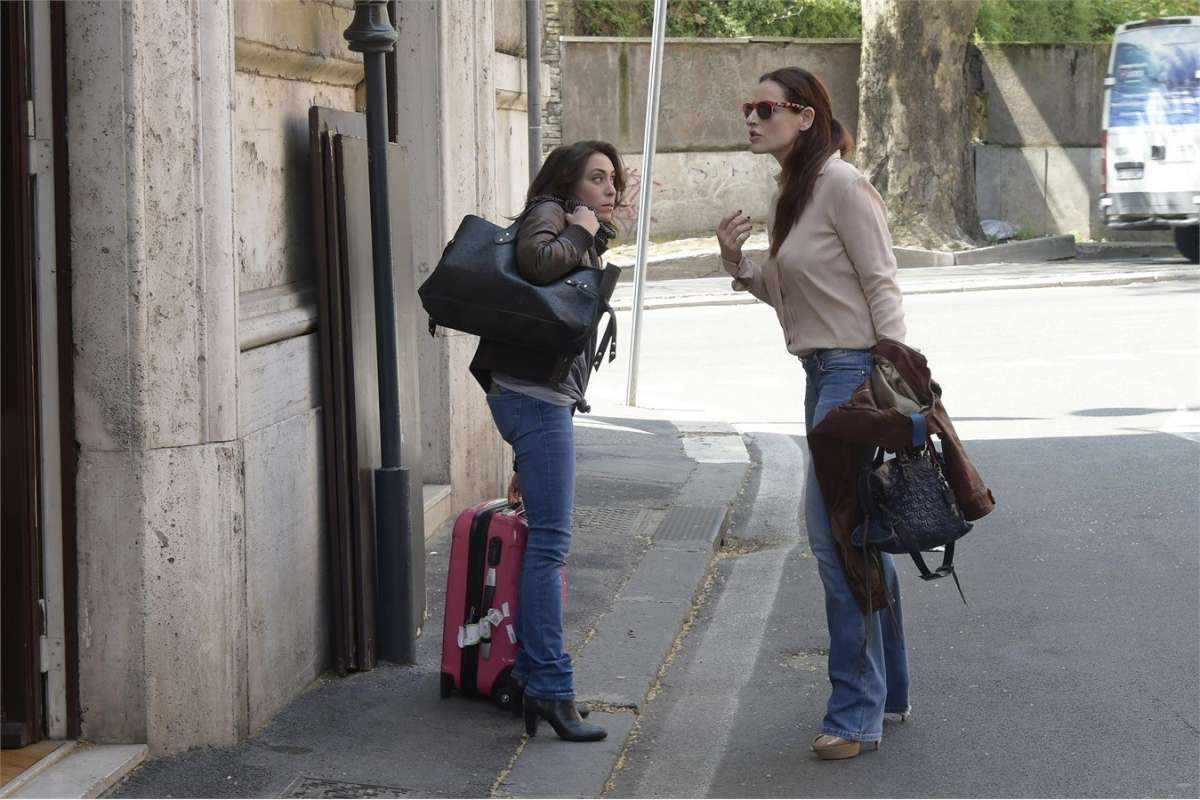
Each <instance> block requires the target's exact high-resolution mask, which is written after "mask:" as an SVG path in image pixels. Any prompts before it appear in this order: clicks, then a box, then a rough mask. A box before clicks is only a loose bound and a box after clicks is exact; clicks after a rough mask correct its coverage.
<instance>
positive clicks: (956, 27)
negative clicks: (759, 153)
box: [856, 0, 982, 249]
mask: <svg viewBox="0 0 1200 800" xmlns="http://www.w3.org/2000/svg"><path fill="white" fill-rule="evenodd" d="M980 5H981V0H921V1H920V2H918V1H917V0H862V21H863V39H862V65H861V67H860V70H859V121H858V137H859V141H858V155H857V159H856V161H857V163H858V166H859V168H860V169H861V170H862V171H863V173H864V174H865V175H867V177H868V178H870V180H871V183H873V184H874V185H875V188H877V189H878V190H879V193H880V194H882V195H883V197H884V199H885V200H886V201H887V204H888V210H889V212H890V216H891V226H892V235H893V237H894V238H895V240H896V243H897V244H904V245H910V246H919V247H927V248H934V249H944V248H950V249H960V248H963V247H969V246H971V245H972V244H973V240H978V239H981V238H982V231H981V230H980V228H979V218H978V217H979V215H978V212H977V210H976V206H975V171H974V166H973V159H972V155H971V147H970V143H971V129H970V98H971V94H972V88H971V80H970V78H969V75H968V64H969V58H968V50H969V49H970V38H971V32H972V30H973V29H974V28H975V19H976V17H977V16H978V14H979V7H980Z"/></svg>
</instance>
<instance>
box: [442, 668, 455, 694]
mask: <svg viewBox="0 0 1200 800" xmlns="http://www.w3.org/2000/svg"><path fill="white" fill-rule="evenodd" d="M453 692H454V676H453V675H451V674H450V673H449V672H443V673H442V699H443V700H445V699H446V698H447V697H449V696H450V695H451V693H453Z"/></svg>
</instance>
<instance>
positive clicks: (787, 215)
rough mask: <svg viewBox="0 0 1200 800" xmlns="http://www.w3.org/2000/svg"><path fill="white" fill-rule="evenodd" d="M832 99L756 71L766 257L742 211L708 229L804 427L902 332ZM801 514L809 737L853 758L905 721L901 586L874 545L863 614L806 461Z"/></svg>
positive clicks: (882, 248)
mask: <svg viewBox="0 0 1200 800" xmlns="http://www.w3.org/2000/svg"><path fill="white" fill-rule="evenodd" d="M830 106H831V103H830V99H829V92H828V90H827V89H826V88H825V86H824V85H823V84H822V83H821V81H820V80H819V79H817V78H816V77H815V76H814V75H812V74H811V73H810V72H808V71H806V70H803V69H799V68H797V67H787V68H784V69H779V70H776V71H774V72H769V73H767V74H766V75H763V76H762V78H761V79H760V81H759V84H758V86H757V87H756V88H755V90H754V96H753V98H752V99H751V100H750V101H749V102H747V103H745V104H743V106H742V115H743V117H744V118H745V122H746V129H747V135H748V137H749V140H750V151H751V152H753V153H759V154H764V155H771V156H773V157H774V158H775V159H776V160H777V161H778V162H779V166H780V167H781V168H782V172H781V173H780V175H779V177H778V179H777V182H778V188H777V189H776V191H775V194H774V196H773V197H772V199H771V204H770V211H769V213H768V223H767V224H768V237H769V240H770V248H769V250H768V253H767V257H766V258H765V259H764V260H763V261H762V263H758V262H756V261H755V260H753V259H751V258H748V257H746V256H744V255H743V254H742V245H743V244H744V243H745V241H746V238H747V237H748V236H749V235H750V218H749V217H748V216H746V215H744V214H743V213H742V212H741V211H735V212H732V213H730V214H728V215H726V216H725V217H724V218H723V219H722V220H721V222H720V223H719V224H718V227H717V238H718V240H719V241H720V245H721V260H722V264H723V266H724V268H725V269H726V270H727V271H728V272H729V273H730V274H731V275H732V276H733V278H734V288H735V289H737V290H740V291H749V292H751V293H752V294H753V295H754V296H755V297H757V298H758V299H760V300H762V301H763V302H764V303H767V304H769V305H770V306H772V307H773V308H774V309H775V313H776V315H777V316H778V318H779V324H780V325H781V326H782V327H783V333H784V337H785V339H786V342H787V349H788V351H789V352H791V353H792V354H793V355H795V356H797V357H798V358H799V359H800V362H801V363H802V364H803V366H804V371H805V376H806V391H805V398H804V412H805V413H804V416H805V427H806V429H807V430H808V431H810V432H811V431H812V429H813V428H814V427H816V425H817V424H818V423H820V422H821V420H822V419H824V418H825V415H826V414H828V413H829V411H830V410H832V409H833V408H835V407H837V406H838V405H841V404H842V403H845V402H846V401H847V400H849V399H850V396H851V395H852V394H853V393H854V391H855V390H856V389H857V388H858V387H859V386H861V385H862V383H863V381H864V380H866V379H867V377H868V375H869V374H870V370H871V369H872V366H873V361H872V356H871V352H870V348H871V347H873V346H874V345H875V344H876V343H877V342H878V340H880V339H883V338H888V339H895V340H897V341H903V340H904V334H905V326H904V307H903V304H902V301H901V296H900V290H899V288H898V287H897V285H896V259H895V256H894V255H893V253H892V238H891V234H890V233H889V231H888V226H887V209H886V208H885V207H884V204H883V200H882V199H881V198H880V196H879V193H878V192H877V191H875V188H874V187H873V186H872V185H871V183H870V181H868V180H867V179H866V178H865V177H864V176H863V175H862V174H861V173H860V172H859V171H858V170H857V169H855V168H854V167H853V166H851V165H850V163H848V162H846V161H843V160H842V156H843V155H846V154H847V153H848V152H849V151H850V150H851V148H852V147H853V142H852V140H851V137H850V135H849V133H848V132H847V131H846V129H845V128H844V127H843V126H842V125H841V123H839V122H838V121H837V120H836V119H834V118H833V113H832V111H831V108H830ZM804 517H805V522H806V525H807V529H808V540H809V544H810V546H811V547H812V551H813V554H814V555H815V556H816V558H817V563H818V571H819V573H820V576H821V583H822V585H823V586H824V589H825V615H826V620H827V622H828V624H829V681H830V684H831V685H832V693H831V695H830V697H829V702H828V704H827V706H826V713H825V719H824V721H823V723H822V725H821V734H820V735H819V736H817V737H816V738H815V739H814V740H813V744H812V747H813V750H814V751H816V754H817V755H818V756H819V757H821V758H825V759H839V758H852V757H854V756H857V755H858V754H859V752H860V751H861V750H862V749H863V748H864V747H865V748H867V749H878V747H879V741H880V739H882V737H883V720H884V715H885V714H888V715H889V716H892V717H893V718H895V717H896V716H898V717H899V718H900V719H907V718H908V714H909V703H908V658H907V654H906V650H905V643H904V630H903V624H902V617H901V614H900V586H899V583H898V580H897V576H896V570H895V567H894V566H893V564H892V559H891V556H890V555H888V554H887V553H881V554H880V555H881V557H882V560H883V572H884V576H885V579H886V582H887V586H888V590H889V591H890V593H891V595H892V597H893V598H894V603H895V605H894V611H895V614H894V615H893V614H892V613H891V612H890V611H889V612H873V613H869V614H864V613H863V611H862V609H861V608H860V606H859V604H858V601H857V600H856V598H855V595H854V594H853V592H852V590H851V588H850V584H849V582H848V581H847V578H846V573H845V570H844V569H843V567H842V563H841V560H840V557H839V555H838V548H837V545H836V543H835V542H834V539H833V531H832V529H831V528H830V524H829V516H828V513H827V512H826V509H825V503H824V500H823V499H822V497H821V491H820V487H819V485H818V483H817V479H816V473H815V470H814V469H813V466H812V463H811V459H810V462H809V467H808V473H807V476H806V478H805V490H804Z"/></svg>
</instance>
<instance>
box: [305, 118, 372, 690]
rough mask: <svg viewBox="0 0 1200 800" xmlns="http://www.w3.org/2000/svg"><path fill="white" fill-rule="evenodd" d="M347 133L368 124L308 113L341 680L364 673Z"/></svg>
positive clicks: (327, 487)
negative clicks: (358, 597) (344, 209)
mask: <svg viewBox="0 0 1200 800" xmlns="http://www.w3.org/2000/svg"><path fill="white" fill-rule="evenodd" d="M341 129H345V130H349V131H353V132H360V133H363V132H365V130H366V123H365V122H364V121H363V118H362V116H361V115H359V114H352V113H347V112H343V111H336V110H334V109H328V108H319V107H313V108H312V109H311V110H310V112H309V131H310V136H311V152H312V169H313V234H314V237H315V244H316V254H317V260H318V263H317V280H318V292H317V297H318V306H319V313H320V320H321V323H320V326H319V332H320V341H321V395H322V423H323V426H322V427H323V430H322V435H323V445H324V464H325V479H324V488H325V498H326V514H327V522H326V524H327V526H328V536H329V551H330V576H331V582H332V587H331V589H332V591H331V595H332V597H333V609H332V613H333V630H334V663H335V667H336V669H337V671H338V673H339V674H342V675H344V674H346V673H347V672H348V671H350V670H353V669H359V668H360V664H359V657H358V656H359V653H358V647H357V644H356V643H357V637H356V636H355V635H354V631H355V629H356V625H355V616H356V614H355V604H354V597H353V587H354V584H355V582H356V575H357V571H356V570H355V568H354V562H353V559H352V557H351V554H352V542H351V533H352V531H353V525H352V513H351V505H352V504H351V498H350V487H351V485H352V483H351V468H350V465H349V462H348V460H347V455H348V453H347V447H346V440H347V428H348V425H349V421H348V420H347V416H346V409H347V407H348V403H347V400H346V396H345V389H346V386H347V382H346V369H345V358H344V353H345V341H344V340H345V337H344V328H345V325H344V322H343V317H344V309H345V302H344V298H343V290H342V281H341V267H340V263H341V259H340V251H339V245H338V239H339V235H338V229H339V222H338V219H339V214H338V212H339V208H338V206H339V204H338V202H337V194H338V190H337V181H336V180H335V167H334V155H333V142H332V140H331V138H330V133H331V131H332V132H336V131H338V130H341Z"/></svg>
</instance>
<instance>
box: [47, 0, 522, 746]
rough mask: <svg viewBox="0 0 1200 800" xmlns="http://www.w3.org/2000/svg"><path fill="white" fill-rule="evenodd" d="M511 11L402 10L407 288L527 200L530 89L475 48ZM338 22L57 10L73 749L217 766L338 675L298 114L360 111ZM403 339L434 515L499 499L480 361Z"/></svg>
mask: <svg viewBox="0 0 1200 800" xmlns="http://www.w3.org/2000/svg"><path fill="white" fill-rule="evenodd" d="M478 11H482V12H486V13H482V14H480V13H476V12H478ZM519 11H520V6H519V4H516V3H513V2H511V1H510V0H506V2H505V3H504V5H503V6H502V7H499V8H493V7H492V6H491V4H490V3H475V2H470V0H456V2H453V3H451V2H432V0H430V1H429V2H406V3H404V4H402V6H401V14H402V17H403V18H402V19H401V24H400V26H399V27H400V30H401V40H400V46H399V48H398V52H399V53H400V58H401V61H402V64H401V69H400V72H399V75H400V78H401V83H402V85H401V100H402V103H404V104H406V107H405V108H402V119H403V120H404V121H405V125H406V127H405V128H404V130H402V132H401V133H402V137H401V138H402V140H403V143H404V144H406V145H407V146H408V148H409V153H410V154H416V155H415V157H412V158H411V164H410V170H409V171H410V175H411V185H410V191H411V194H410V198H409V205H410V207H411V208H413V209H414V212H413V213H414V219H413V224H412V228H413V235H412V239H411V241H407V240H406V241H405V242H397V243H395V247H397V248H410V247H411V249H412V252H413V255H414V262H415V263H416V269H415V270H414V272H413V273H412V274H409V275H407V276H403V279H407V280H411V281H413V282H419V281H421V280H423V278H424V276H425V275H426V274H427V273H428V271H429V270H430V269H431V268H432V266H433V264H434V263H436V260H437V257H438V255H439V254H440V252H441V249H442V247H443V245H444V242H445V241H446V240H447V239H448V238H449V237H450V235H451V234H452V232H453V229H454V227H456V226H457V223H458V220H459V219H460V218H461V216H462V215H463V214H466V213H479V214H483V215H486V216H494V215H495V213H496V212H497V209H498V206H499V205H503V204H498V202H497V197H501V196H502V197H505V198H511V197H512V196H514V193H516V192H518V191H520V192H523V190H524V186H525V183H526V181H527V175H526V171H527V166H526V163H525V158H526V148H525V144H524V103H523V94H522V91H523V90H522V87H523V85H524V83H523V82H524V72H523V67H522V65H521V64H520V62H519V60H518V59H516V58H514V57H512V56H506V55H500V54H497V53H495V51H494V49H493V44H494V42H493V24H494V21H495V20H506V21H507V22H508V23H511V21H512V20H511V14H512V12H519ZM352 15H353V10H352V3H351V2H350V0H212V1H211V2H205V3H200V4H185V3H149V4H131V3H108V2H102V1H101V2H93V3H87V2H79V3H72V4H69V5H68V8H67V30H68V38H69V41H68V45H67V62H68V92H67V93H68V98H67V103H68V116H69V119H70V125H69V126H68V143H69V148H70V153H71V161H70V174H69V180H70V186H71V224H72V237H71V246H72V260H73V265H74V270H73V279H74V284H73V287H72V292H73V298H74V305H75V318H74V339H75V342H74V344H75V350H76V364H75V379H76V385H75V397H76V408H77V419H76V431H77V437H78V440H79V442H78V443H79V448H80V455H79V474H78V477H77V483H78V486H77V494H78V539H79V553H80V556H79V560H80V564H79V566H80V641H81V654H80V671H81V687H80V694H81V702H82V706H83V733H84V735H85V736H86V737H88V738H91V739H94V740H97V741H125V742H128V741H140V742H147V743H149V744H150V746H151V749H152V752H154V753H167V752H173V751H177V750H181V749H186V748H189V747H194V746H198V745H223V744H229V743H232V742H234V741H236V740H237V739H239V738H242V737H244V736H246V735H248V734H250V733H252V732H254V731H255V730H257V729H258V728H260V727H261V726H262V725H264V724H265V723H266V722H267V721H268V720H269V719H270V718H271V717H272V716H273V715H274V714H275V713H276V712H277V711H279V710H280V709H281V708H282V707H283V706H284V705H286V704H287V703H288V702H289V701H290V700H291V699H292V698H293V697H295V696H296V694H298V693H299V692H300V691H301V690H302V689H303V688H304V687H305V686H307V685H308V684H309V683H310V682H311V681H312V680H313V679H314V678H315V677H317V676H318V675H319V674H320V673H321V672H322V671H323V670H324V669H325V668H326V667H327V666H328V664H329V662H330V610H329V605H330V604H329V574H328V559H327V557H326V554H327V552H328V542H327V528H326V521H325V520H326V509H325V508H324V503H323V500H324V494H323V492H322V490H321V487H322V481H323V474H322V473H323V466H322V465H323V455H322V436H321V430H322V428H321V426H322V416H321V415H322V411H321V408H320V396H321V393H320V373H319V364H318V360H319V359H318V349H317V343H318V334H317V332H316V327H317V324H318V322H319V321H318V320H317V318H316V310H315V307H316V298H315V262H314V258H313V252H312V241H311V226H312V222H311V215H312V207H311V203H310V200H309V197H310V196H311V192H312V187H311V185H310V181H311V170H310V163H311V157H310V154H309V135H308V111H309V107H310V106H312V105H315V104H320V105H325V106H331V107H334V108H341V109H346V110H353V109H354V108H355V104H356V97H358V95H359V94H360V93H359V91H358V90H359V89H360V84H361V81H362V66H361V58H360V57H359V56H358V55H356V54H354V53H351V52H350V51H349V50H348V48H347V47H346V46H345V43H344V40H343V38H342V31H343V30H345V28H346V27H347V26H348V25H349V23H350V20H351V18H352ZM510 27H511V25H510ZM405 59H407V60H408V61H407V62H405ZM197 76H199V77H197ZM501 87H503V91H500V89H501ZM498 91H499V94H498ZM501 129H503V132H504V135H503V136H500V135H499V134H500V132H501ZM506 202H507V201H506ZM409 322H410V324H411V326H412V329H411V330H408V331H403V332H402V335H408V336H415V337H418V339H417V340H418V341H420V342H421V347H422V351H421V354H420V367H421V376H420V380H421V387H422V401H423V406H424V411H423V414H422V422H423V425H422V432H423V439H424V440H425V443H426V448H427V449H428V450H430V451H432V453H433V455H434V457H433V458H426V459H425V463H427V464H430V465H431V467H430V470H429V471H428V472H427V475H426V480H428V479H429V477H430V475H431V474H432V476H433V477H434V478H435V481H434V482H436V483H444V484H448V485H449V486H450V487H451V491H450V492H449V493H448V496H447V497H446V498H445V503H444V505H445V508H446V509H455V508H458V507H461V506H465V505H467V504H468V503H474V502H477V501H478V500H479V499H480V498H482V497H488V496H494V495H495V494H496V493H498V492H499V491H500V488H501V483H502V481H503V480H504V478H505V477H506V475H505V470H506V468H507V463H508V459H507V455H506V453H505V450H504V447H503V445H502V443H501V442H500V439H499V437H498V435H497V434H496V433H495V431H494V428H493V425H492V422H491V417H490V414H489V413H488V410H487V407H486V404H485V403H484V400H483V393H482V391H481V390H480V389H479V387H478V386H477V385H475V383H474V381H473V380H472V379H471V378H470V376H469V375H468V374H467V371H466V365H467V363H468V362H469V360H470V357H471V355H472V353H473V350H474V341H473V340H472V338H471V337H467V336H457V335H455V336H440V337H438V338H437V339H430V338H429V336H428V334H427V333H426V331H425V324H424V320H423V319H420V320H418V319H412V320H409Z"/></svg>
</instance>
